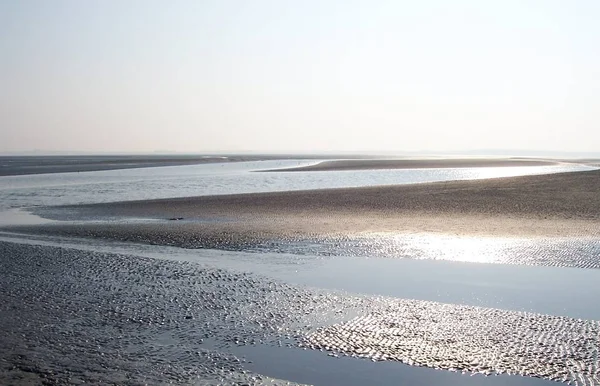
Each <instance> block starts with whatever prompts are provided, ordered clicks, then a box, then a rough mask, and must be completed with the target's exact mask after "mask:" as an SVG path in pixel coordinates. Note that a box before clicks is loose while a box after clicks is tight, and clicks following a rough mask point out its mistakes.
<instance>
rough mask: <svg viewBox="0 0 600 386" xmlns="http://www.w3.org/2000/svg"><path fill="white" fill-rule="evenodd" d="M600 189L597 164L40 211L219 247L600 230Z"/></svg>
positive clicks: (123, 232) (97, 230) (133, 234)
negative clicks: (330, 238)
mask: <svg viewBox="0 0 600 386" xmlns="http://www.w3.org/2000/svg"><path fill="white" fill-rule="evenodd" d="M598 192H600V171H589V172H576V173H562V174H549V175H539V176H524V177H512V178H499V179H489V180H473V181H452V182H438V183H426V184H415V185H404V186H381V187H366V188H348V189H331V190H312V191H294V192H277V193H258V194H243V195H229V196H209V197H193V198H177V199H166V200H151V201H134V202H118V203H109V204H94V205H82V206H69V207H54V208H42V209H38V210H36V213H37V214H39V215H41V216H43V217H47V218H53V219H60V220H81V219H93V220H111V219H112V220H114V219H121V220H127V219H136V220H140V219H141V220H143V219H148V220H150V219H152V220H158V221H150V222H144V221H141V222H140V221H136V222H135V223H131V222H124V223H123V222H121V223H118V222H110V223H100V224H99V223H97V222H96V223H95V224H89V225H85V224H83V225H82V224H78V225H76V226H68V225H62V226H57V227H52V226H46V227H44V230H45V231H48V232H52V231H53V229H54V230H55V231H57V232H58V231H59V230H60V233H62V234H72V235H77V236H85V235H86V233H87V234H89V235H95V236H100V237H107V238H111V237H115V238H117V239H121V240H123V239H130V240H139V241H149V240H151V239H152V238H154V237H157V238H158V239H157V240H156V242H155V243H162V242H165V241H168V240H171V241H170V242H169V245H177V244H178V243H179V244H186V243H187V244H189V242H186V241H185V240H193V239H198V240H204V242H206V243H207V245H208V246H211V244H215V245H216V244H218V243H219V240H222V241H223V242H235V241H236V240H237V242H242V243H243V242H244V240H248V241H249V242H251V241H252V240H261V239H262V240H267V239H272V238H288V239H293V238H302V237H304V238H306V237H313V236H318V235H352V234H359V233H365V232H396V233H423V232H439V233H449V234H459V235H490V236H539V237H550V236H590V235H591V236H593V235H597V234H598V232H600V226H599V225H600V194H598ZM169 219H171V220H172V221H169ZM40 229H41V228H40ZM160 238H162V241H161V240H160ZM211 240H213V242H212V243H211V242H210V241H211Z"/></svg>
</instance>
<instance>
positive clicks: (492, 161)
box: [263, 158, 559, 172]
mask: <svg viewBox="0 0 600 386" xmlns="http://www.w3.org/2000/svg"><path fill="white" fill-rule="evenodd" d="M558 163H559V161H556V160H544V159H535V158H422V159H379V158H378V159H344V160H331V161H322V162H319V163H317V164H314V165H307V166H301V167H293V168H284V169H271V170H263V171H264V172H308V171H311V172H316V171H333V170H376V169H430V168H477V167H502V166H504V167H506V166H549V165H556V164H558Z"/></svg>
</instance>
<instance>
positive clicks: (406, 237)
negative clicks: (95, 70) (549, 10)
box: [0, 160, 600, 386]
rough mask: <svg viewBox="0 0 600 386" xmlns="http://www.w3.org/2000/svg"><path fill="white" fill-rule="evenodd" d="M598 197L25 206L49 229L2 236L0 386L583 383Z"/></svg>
mask: <svg viewBox="0 0 600 386" xmlns="http://www.w3.org/2000/svg"><path fill="white" fill-rule="evenodd" d="M343 162H346V161H343ZM357 162H358V161H357ZM361 162H362V161H361ZM364 162H367V164H368V166H369V167H371V168H372V169H363V170H362V171H363V172H364V171H368V170H378V166H377V165H373V164H370V162H371V161H368V160H366V161H364ZM386 162H387V161H386ZM452 162H454V161H449V163H447V164H446V166H447V167H448V168H455V167H459V166H458V165H457V164H456V163H452ZM509 162H513V161H509ZM516 162H521V161H516ZM524 162H534V161H524ZM540 162H542V164H543V163H545V162H546V161H540ZM542 164H540V165H538V166H542ZM317 165H318V164H317ZM329 165H330V166H331V164H329ZM344 165H347V164H342V165H341V166H342V168H343V167H346V166H344ZM450 165H451V166H450ZM483 165H486V166H483ZM543 165H545V164H543ZM338 166H340V165H338ZM354 166H356V165H354ZM336 167H337V166H336ZM465 167H466V165H465ZM469 167H472V166H469ZM480 167H482V168H484V167H490V166H489V164H485V163H484V164H482V165H480ZM497 167H506V166H505V165H503V166H499V165H497ZM219 168H220V167H219V166H218V165H217V168H216V169H214V170H215V172H211V173H216V172H219V171H220V169H219ZM282 169H283V170H285V169H286V168H282ZM194 170H195V169H194ZM211 170H212V169H211ZM267 170H268V169H267ZM313 171H314V170H313ZM347 172H349V170H347ZM236 173H238V172H236ZM239 173H245V175H250V176H259V174H260V173H256V172H255V171H254V170H245V169H244V171H242V172H239ZM286 173H287V172H284V173H282V174H286ZM318 173H322V175H327V173H335V171H333V170H330V171H325V170H323V171H318ZM145 175H148V177H143V176H145ZM189 175H190V176H191V175H192V174H189ZM211 175H212V174H211ZM237 175H238V174H236V176H237ZM240 175H242V174H240ZM264 175H273V173H264ZM294 175H298V176H300V175H301V173H298V174H295V173H294ZM92 176H93V175H92ZM92 176H88V177H86V179H85V180H82V181H85V183H86V184H88V181H90V180H91V181H92V182H93V180H92V179H91V178H92ZM137 176H138V178H149V181H153V180H152V174H151V173H148V172H146V174H139V175H137ZM184 176H186V177H184V178H191V177H187V176H188V174H185V175H184ZM57 178H58V177H57ZM165 178H167V179H166V181H172V180H170V179H168V174H167V177H165ZM198 178H199V179H200V181H202V179H203V178H205V177H204V175H203V174H202V175H199V177H198ZM44 181H45V180H44ZM53 181H54V180H49V182H48V184H49V188H48V189H50V190H51V189H55V188H54V182H53ZM58 181H60V179H58ZM154 181H156V180H154ZM177 181H180V180H177ZM211 181H217V182H218V181H219V180H218V178H216V177H215V178H213V179H211ZM223 181H225V182H223V183H228V182H229V181H230V179H225V180H223ZM259 181H262V180H259ZM266 181H268V180H266ZM301 181H302V180H301ZM85 186H87V185H85ZM96 186H98V185H97V184H94V183H91V184H90V185H89V189H95V188H96ZM39 189H40V188H38V190H39ZM86 189H88V188H86ZM79 191H85V190H79ZM598 191H600V171H598V170H589V171H575V172H568V173H553V174H539V175H522V176H517V177H504V178H488V179H472V180H455V181H441V182H439V181H438V182H427V183H409V184H404V185H385V186H383V185H382V186H362V187H346V188H336V189H330V188H322V189H312V190H295V191H272V192H261V193H245V194H220V195H204V196H195V197H179V198H166V199H145V200H136V201H116V202H102V203H92V204H78V205H54V206H52V205H50V206H48V205H43V206H34V207H29V208H28V209H27V210H28V211H29V212H31V213H32V215H30V216H32V217H35V216H33V215H37V216H41V217H42V218H44V219H45V220H46V221H47V222H42V221H41V220H40V223H39V224H37V225H27V226H25V225H21V226H19V225H10V226H4V227H3V228H2V230H1V231H0V255H1V256H2V257H3V259H2V260H0V268H1V272H2V273H1V274H0V275H1V277H2V281H0V296H1V297H2V302H1V304H2V307H3V308H2V309H1V311H3V312H2V315H4V316H3V317H1V318H0V327H2V330H3V331H4V332H5V334H4V335H3V337H2V338H1V339H2V340H1V341H0V343H1V345H0V347H3V349H0V357H1V358H2V359H3V363H4V364H3V367H2V371H0V382H3V383H6V384H31V385H33V384H37V383H39V382H46V383H49V384H77V383H83V382H85V383H113V384H122V383H125V384H141V383H143V384H157V385H158V384H163V383H165V382H167V381H168V382H172V383H175V384H201V385H204V384H252V385H262V384H291V385H293V384H316V385H342V384H343V385H361V384H366V383H373V382H375V380H377V381H378V382H379V384H397V383H398V382H402V383H406V384H411V385H413V384H414V385H432V384H434V385H456V386H458V385H474V386H481V385H523V386H534V385H549V384H552V383H551V382H555V381H559V382H568V381H574V380H579V381H582V382H585V384H586V385H597V384H599V382H600V378H599V371H600V370H598V369H599V366H598V363H597V358H596V356H595V355H596V354H595V353H596V352H597V350H598V349H599V348H598V347H599V345H600V344H599V342H597V335H598V331H600V326H599V325H598V321H597V320H600V316H599V315H600V313H599V312H600V311H598V310H596V309H595V307H594V306H593V305H592V304H591V303H593V300H590V296H591V295H590V294H593V293H596V291H597V290H598V288H597V285H596V284H595V283H598V282H599V280H600V278H599V277H598V274H600V270H598V268H600V262H599V261H598V254H599V253H600V242H599V240H598V239H599V236H600V227H599V226H598V224H599V223H600V197H599V195H598V194H597V192H598ZM23 192H25V193H27V192H29V190H27V189H26V188H24V190H23ZM11 194H13V195H14V194H15V193H11ZM8 197H12V196H8ZM489 263H494V264H489ZM495 265H496V266H495ZM574 270H576V271H574ZM565 275H566V276H565ZM565 277H570V278H573V280H578V285H577V286H570V287H569V289H562V287H561V286H562V285H564V283H563V281H564V280H566V279H564V278H565ZM556 283H558V284H556ZM549 297H550V298H551V299H549ZM552 299H554V300H552ZM581 302H584V303H585V302H587V303H585V304H579V303H581ZM309 368H310V370H307V369H309ZM433 369H438V370H446V371H434V370H433ZM465 374H466V375H465ZM472 374H477V376H469V375H472ZM483 375H496V376H492V377H484V376H483ZM375 383H376V382H375Z"/></svg>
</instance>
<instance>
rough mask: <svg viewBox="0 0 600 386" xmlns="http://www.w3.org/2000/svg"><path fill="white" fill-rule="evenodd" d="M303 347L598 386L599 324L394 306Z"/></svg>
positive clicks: (316, 336)
mask: <svg viewBox="0 0 600 386" xmlns="http://www.w3.org/2000/svg"><path fill="white" fill-rule="evenodd" d="M304 344H305V345H306V346H308V347H310V348H315V349H321V350H327V351H331V352H332V354H331V355H340V354H345V355H351V356H354V357H360V358H370V359H372V360H394V361H400V362H403V363H407V364H410V365H416V366H427V367H431V368H436V369H446V370H452V371H463V372H473V373H483V374H501V373H508V374H520V375H524V376H531V377H539V378H544V379H548V380H554V381H559V382H565V383H569V384H574V385H587V386H591V385H600V362H599V358H598V350H599V347H600V322H597V321H583V320H576V319H570V318H566V317H553V316H546V315H539V314H528V313H517V312H509V311H502V310H497V309H486V308H478V307H466V306H459V305H447V304H439V303H430V302H423V301H410V300H394V301H390V303H389V305H388V307H387V308H386V309H383V310H381V311H379V312H375V313H371V314H369V315H366V316H360V317H357V318H355V319H354V320H351V321H349V322H346V323H342V324H338V325H333V326H330V327H326V328H322V329H320V330H318V331H317V332H315V333H313V334H311V335H310V336H309V337H308V338H307V339H306V341H305V343H304Z"/></svg>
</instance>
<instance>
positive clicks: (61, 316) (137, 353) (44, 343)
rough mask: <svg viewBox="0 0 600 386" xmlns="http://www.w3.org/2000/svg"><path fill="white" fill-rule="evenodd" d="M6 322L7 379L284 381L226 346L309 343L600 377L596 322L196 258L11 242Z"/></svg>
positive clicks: (1, 345) (3, 283)
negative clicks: (308, 279) (320, 284)
mask: <svg viewBox="0 0 600 386" xmlns="http://www.w3.org/2000/svg"><path fill="white" fill-rule="evenodd" d="M357 315H358V316H357ZM0 330H1V331H2V332H3V334H2V335H0V368H1V371H0V383H2V384H11V383H13V384H17V383H18V384H25V383H26V382H25V381H26V380H27V379H28V378H29V379H31V378H32V377H33V378H34V380H33V381H31V384H39V383H41V381H43V382H45V383H46V384H77V383H83V382H85V383H93V384H94V383H95V384H98V383H102V384H165V383H176V384H265V383H266V384H281V383H283V384H285V381H277V380H273V379H270V378H267V377H266V376H263V375H258V374H253V373H250V372H248V371H247V370H245V369H244V360H243V358H241V359H240V358H236V357H235V356H233V355H231V354H227V353H231V352H234V349H235V347H237V346H239V345H272V346H289V347H290V348H289V349H290V350H296V349H297V348H296V347H295V346H297V345H302V346H304V347H305V348H313V349H320V350H328V351H330V353H331V354H332V355H337V354H342V353H343V354H347V355H353V356H358V357H365V358H370V359H373V360H394V361H400V362H404V363H408V364H413V365H420V366H427V367H431V368H439V369H448V370H457V371H468V372H483V373H503V372H505V373H510V374H522V375H527V376H533V377H540V378H545V379H549V380H558V381H565V382H569V381H570V382H573V384H575V382H576V384H578V385H586V386H589V385H600V378H599V377H600V373H599V368H600V366H599V362H598V361H599V356H598V353H599V350H600V322H597V321H584V320H577V319H571V318H566V317H553V316H546V315H540V314H529V313H519V312H514V311H505V310H497V309H490V308H478V307H468V306H459V305H449V304H442V303H436V302H426V301H415V300H401V299H392V298H384V297H368V296H351V295H349V294H344V293H338V292H333V291H330V292H324V291H319V290H312V289H305V288H298V287H294V286H291V285H287V284H283V283H279V282H276V281H272V280H269V279H266V278H261V277H259V276H256V275H251V274H243V273H234V272H229V271H225V270H221V269H212V268H202V267H201V266H200V265H198V264H194V263H189V262H180V261H167V260H156V259H150V258H143V257H137V256H127V255H118V254H110V253H99V252H83V251H78V250H73V249H66V248H56V247H46V246H34V245H20V244H13V243H4V242H0Z"/></svg>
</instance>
